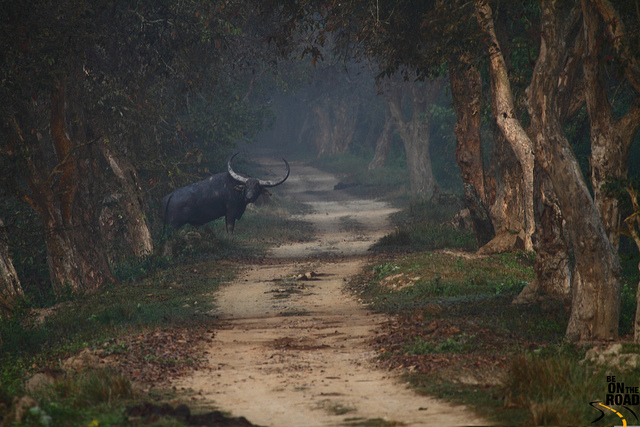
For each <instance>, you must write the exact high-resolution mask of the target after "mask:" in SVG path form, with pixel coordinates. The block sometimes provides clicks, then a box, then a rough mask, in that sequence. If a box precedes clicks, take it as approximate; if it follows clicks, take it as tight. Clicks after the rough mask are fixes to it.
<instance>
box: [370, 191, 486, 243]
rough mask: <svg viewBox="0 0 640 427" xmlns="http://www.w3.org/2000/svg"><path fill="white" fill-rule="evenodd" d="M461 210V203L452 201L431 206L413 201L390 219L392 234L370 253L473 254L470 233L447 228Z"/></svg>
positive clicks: (381, 240) (472, 238)
mask: <svg viewBox="0 0 640 427" xmlns="http://www.w3.org/2000/svg"><path fill="white" fill-rule="evenodd" d="M462 208H463V206H462V204H461V202H460V201H459V200H457V199H456V198H451V197H447V198H442V199H440V200H434V201H432V202H427V201H423V200H422V201H420V200H417V201H413V202H411V203H410V204H409V205H408V207H407V208H406V209H404V210H402V211H401V212H399V213H397V214H395V215H393V216H392V221H393V223H394V225H395V226H396V229H395V231H394V232H393V233H390V234H388V235H386V236H384V237H383V238H382V239H380V241H378V242H377V243H376V245H375V246H374V247H373V249H374V250H375V251H378V252H389V251H407V250H409V251H423V250H434V249H442V248H449V249H459V250H465V251H473V250H476V249H477V245H476V240H475V235H474V234H473V232H472V231H470V230H467V231H465V230H459V229H457V228H456V227H454V226H452V225H449V224H448V222H450V221H451V219H452V218H453V217H454V215H456V214H457V213H458V212H460V210H461V209H462Z"/></svg>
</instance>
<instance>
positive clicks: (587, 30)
mask: <svg viewBox="0 0 640 427" xmlns="http://www.w3.org/2000/svg"><path fill="white" fill-rule="evenodd" d="M582 14H583V21H584V36H585V42H586V52H587V54H586V55H585V58H584V67H583V68H584V75H585V80H586V84H585V99H586V102H587V111H588V112H589V120H590V129H591V186H592V188H593V201H594V203H595V205H596V208H597V209H598V212H599V213H600V218H601V219H602V223H603V225H604V227H605V229H606V230H607V235H608V236H609V240H610V241H611V244H612V245H613V247H614V248H616V250H617V248H618V245H619V242H620V237H619V230H620V226H621V224H620V221H621V214H620V207H619V206H618V200H617V199H616V198H615V196H614V195H613V194H609V193H608V192H607V191H606V190H605V189H604V186H605V184H606V183H607V181H608V180H612V179H613V180H625V179H626V178H627V172H628V170H629V153H630V152H631V145H632V144H633V139H634V137H635V135H636V133H637V132H638V129H640V102H638V100H636V102H635V104H634V105H633V106H632V107H631V108H630V109H629V110H628V111H627V113H626V114H625V115H624V117H622V118H620V119H616V118H615V117H614V115H613V111H612V107H611V103H610V102H609V98H608V96H607V92H606V89H605V83H604V77H603V62H604V59H603V57H602V55H601V53H600V45H601V42H602V40H601V37H602V34H603V32H604V31H603V30H604V28H603V25H602V24H601V21H600V17H599V16H598V12H597V10H596V7H594V6H593V4H592V2H591V1H589V0H582ZM620 22H621V21H620ZM618 30H619V29H618ZM618 36H619V37H625V36H626V35H625V34H624V32H623V33H621V34H618ZM621 62H623V63H625V62H626V63H627V64H630V62H629V61H621ZM636 90H638V91H639V92H640V87H639V88H636Z"/></svg>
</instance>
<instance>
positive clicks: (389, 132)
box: [369, 108, 393, 170]
mask: <svg viewBox="0 0 640 427" xmlns="http://www.w3.org/2000/svg"><path fill="white" fill-rule="evenodd" d="M392 138H393V117H391V112H390V111H389V108H385V111H384V126H383V127H382V132H381V133H380V136H379V137H378V140H377V141H376V152H375V154H374V156H373V159H372V160H371V162H370V163H369V170H372V169H377V168H381V167H383V166H384V165H385V164H386V163H387V155H388V154H389V149H390V148H391V141H392Z"/></svg>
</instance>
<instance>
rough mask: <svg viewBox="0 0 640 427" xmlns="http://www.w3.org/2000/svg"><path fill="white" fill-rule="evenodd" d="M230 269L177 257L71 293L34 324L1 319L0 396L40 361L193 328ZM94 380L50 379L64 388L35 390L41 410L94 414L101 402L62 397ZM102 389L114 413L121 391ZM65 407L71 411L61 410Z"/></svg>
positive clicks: (11, 392)
mask: <svg viewBox="0 0 640 427" xmlns="http://www.w3.org/2000/svg"><path fill="white" fill-rule="evenodd" d="M233 274H234V272H233V268H231V267H230V266H229V265H217V264H214V263H197V262H195V263H193V262H192V263H183V264H182V265H180V266H174V267H173V268H171V269H169V270H166V271H159V272H156V273H153V274H150V275H148V276H147V277H145V278H140V279H138V280H136V281H130V282H123V283H121V284H119V285H110V286H107V287H104V288H103V289H101V290H100V292H99V293H96V294H92V295H86V296H82V297H79V296H78V297H75V298H73V299H72V300H70V301H68V302H67V303H65V306H64V308H63V309H60V310H58V311H57V312H55V313H54V314H52V315H50V316H49V317H47V318H46V319H45V321H44V322H42V323H35V322H34V321H33V320H31V318H30V317H28V316H27V312H25V313H24V314H23V316H22V317H15V316H14V317H13V318H12V319H10V320H3V321H2V322H1V323H0V342H1V343H2V345H1V346H0V365H1V366H2V368H1V369H0V396H3V395H4V396H20V395H22V394H24V390H23V380H24V378H27V377H29V376H30V375H32V374H33V372H35V371H37V370H38V369H40V368H42V367H47V366H51V367H54V368H55V367H56V366H57V363H59V362H58V361H59V360H60V359H62V358H65V357H68V355H71V354H74V353H76V352H78V351H79V350H81V349H82V348H85V347H94V348H97V347H101V348H102V347H104V348H105V350H106V353H107V354H117V353H119V352H125V351H126V349H125V348H124V347H123V345H119V344H118V341H117V338H118V337H121V336H124V335H130V334H133V333H142V332H144V331H149V330H155V329H161V328H164V327H176V326H179V325H182V326H184V325H191V327H196V326H197V325H198V324H200V323H201V322H202V321H203V320H204V318H205V316H204V313H206V312H207V311H209V310H211V309H212V308H213V303H212V301H211V299H209V298H202V295H205V294H208V293H210V292H213V291H214V290H215V289H216V288H217V287H218V286H219V285H220V284H221V283H222V282H225V281H228V280H229V279H230V278H231V277H232V275H233ZM96 375H98V376H99V374H96ZM96 378H98V377H96V376H93V377H87V378H84V377H83V378H81V379H79V380H78V381H80V383H76V382H69V383H63V384H61V385H57V387H63V388H65V389H64V390H62V389H60V390H58V392H60V393H62V392H63V391H64V393H66V394H64V393H63V394H60V393H54V394H51V395H41V396H39V397H38V401H39V403H40V406H41V408H42V409H43V410H44V411H45V412H46V413H47V414H49V415H50V416H52V417H54V420H55V421H56V423H57V422H58V420H66V419H67V418H69V417H70V418H73V417H81V418H82V417H86V416H87V415H88V414H91V413H93V412H96V413H98V412H99V413H101V412H102V411H103V410H104V409H105V408H104V407H103V406H100V405H98V406H96V405H95V404H93V403H91V402H93V400H91V399H90V400H89V403H88V404H87V406H86V407H85V406H78V405H76V404H74V403H69V399H71V398H70V397H69V396H70V395H74V394H75V393H76V392H77V393H81V394H80V395H77V396H76V397H75V398H78V399H79V398H80V396H84V395H85V394H86V395H90V393H89V392H88V391H86V390H84V389H83V388H82V387H84V384H85V383H87V382H89V383H91V382H96V381H98V380H97V379H96ZM72 380H73V379H72V378H71V379H70V381H72ZM116 380H117V381H120V380H119V379H116ZM73 381H76V380H73ZM105 381H106V379H105ZM123 381H124V380H123ZM123 381H121V382H123ZM120 386H121V387H125V385H124V384H121V385H120ZM109 393H111V396H112V398H113V401H114V408H115V409H114V411H115V412H118V411H121V410H122V403H120V406H118V405H119V404H118V403H117V402H120V401H121V400H122V399H121V398H120V397H119V396H120V394H118V393H115V392H113V391H111V392H109ZM82 399H85V398H84V397H83V398H82ZM98 400H99V399H98ZM5 401H6V399H5ZM105 401H108V399H107V400H105ZM0 402H1V400H0ZM83 402H84V400H83ZM58 407H59V408H60V410H59V411H58V410H57V409H56V408H58ZM71 408H75V409H73V410H72V409H71ZM1 411H2V408H1V407H0V412H1ZM67 411H71V412H74V411H75V412H76V414H75V415H73V414H67ZM83 419H84V418H83ZM63 424H64V423H63ZM100 425H103V424H100ZM114 425H118V423H115V424H114Z"/></svg>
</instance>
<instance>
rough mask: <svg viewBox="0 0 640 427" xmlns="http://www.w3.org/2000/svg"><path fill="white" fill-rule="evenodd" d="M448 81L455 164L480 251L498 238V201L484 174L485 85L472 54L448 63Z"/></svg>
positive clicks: (491, 183) (493, 184) (492, 182)
mask: <svg viewBox="0 0 640 427" xmlns="http://www.w3.org/2000/svg"><path fill="white" fill-rule="evenodd" d="M449 81H450V83H451V96H452V99H453V108H454V109H455V111H456V118H457V123H456V128H455V134H456V160H457V161H458V165H459V166H460V173H461V176H462V182H463V185H464V199H465V205H466V207H467V209H469V213H470V215H471V222H472V225H473V231H474V234H475V236H476V243H477V244H478V247H481V246H483V245H485V244H486V243H487V242H489V241H490V240H491V239H493V237H494V236H495V229H494V226H493V223H492V221H491V216H490V212H489V208H488V206H491V205H492V204H493V202H494V201H495V180H490V179H489V177H488V176H487V174H486V173H485V168H484V160H483V156H482V143H481V139H480V134H481V132H480V131H481V126H482V81H481V79H480V72H479V71H478V68H477V67H476V66H475V64H473V63H472V59H471V55H470V53H469V52H465V53H464V54H462V55H460V56H459V57H458V58H455V60H451V61H449ZM472 188H473V190H472Z"/></svg>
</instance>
